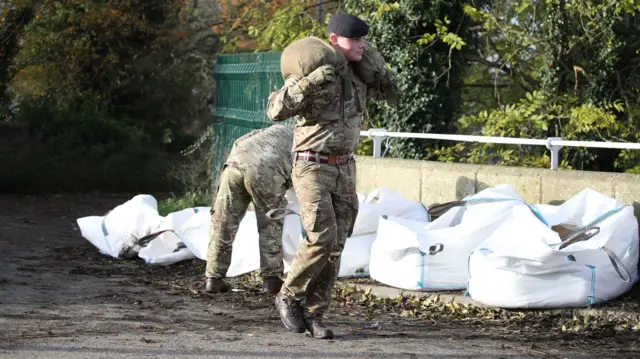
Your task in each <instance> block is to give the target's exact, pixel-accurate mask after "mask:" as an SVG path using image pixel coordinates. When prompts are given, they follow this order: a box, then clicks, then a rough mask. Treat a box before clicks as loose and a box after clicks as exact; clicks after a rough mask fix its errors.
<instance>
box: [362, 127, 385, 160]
mask: <svg viewBox="0 0 640 359" xmlns="http://www.w3.org/2000/svg"><path fill="white" fill-rule="evenodd" d="M387 133H388V131H387V130H385V129H383V128H372V129H370V130H369V131H368V133H367V135H368V136H369V138H370V139H372V140H373V157H374V158H380V157H382V141H384V140H385V139H386V138H387V137H388V135H387Z"/></svg>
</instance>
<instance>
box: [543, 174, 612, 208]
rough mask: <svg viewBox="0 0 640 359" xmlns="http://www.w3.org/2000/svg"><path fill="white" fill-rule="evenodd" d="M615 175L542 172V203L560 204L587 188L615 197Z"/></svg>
mask: <svg viewBox="0 0 640 359" xmlns="http://www.w3.org/2000/svg"><path fill="white" fill-rule="evenodd" d="M616 176H618V175H617V174H615V173H606V172H595V171H552V170H543V172H542V203H550V204H560V203H563V202H565V201H567V200H568V199H570V198H571V197H573V196H575V195H577V194H578V193H580V192H582V191H583V190H585V189H587V188H591V189H593V190H595V191H598V192H600V193H603V194H606V195H608V196H611V197H615V194H614V193H615V192H614V180H615V178H616Z"/></svg>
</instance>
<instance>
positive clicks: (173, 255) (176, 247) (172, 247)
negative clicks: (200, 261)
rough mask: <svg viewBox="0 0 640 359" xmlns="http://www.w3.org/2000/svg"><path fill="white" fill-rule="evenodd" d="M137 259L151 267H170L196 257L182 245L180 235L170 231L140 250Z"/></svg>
mask: <svg viewBox="0 0 640 359" xmlns="http://www.w3.org/2000/svg"><path fill="white" fill-rule="evenodd" d="M138 257H140V258H142V259H143V260H144V261H145V263H147V264H153V265H163V266H167V265H171V264H174V263H177V262H180V261H183V260H187V259H193V258H196V256H195V255H194V254H193V252H191V250H190V249H189V248H188V247H186V246H185V245H184V243H182V241H181V239H180V235H179V234H178V233H177V232H175V231H173V230H171V231H166V232H164V233H162V234H160V235H159V236H158V237H156V238H155V239H154V240H152V241H151V242H149V244H148V245H147V246H146V247H142V249H140V253H138Z"/></svg>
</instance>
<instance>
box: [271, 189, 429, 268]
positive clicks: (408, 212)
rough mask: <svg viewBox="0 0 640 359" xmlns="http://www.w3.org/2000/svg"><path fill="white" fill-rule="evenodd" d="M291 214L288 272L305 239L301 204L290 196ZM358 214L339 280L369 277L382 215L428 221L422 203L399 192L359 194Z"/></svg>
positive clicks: (284, 236) (286, 239) (286, 224)
mask: <svg viewBox="0 0 640 359" xmlns="http://www.w3.org/2000/svg"><path fill="white" fill-rule="evenodd" d="M289 198H290V202H289V205H288V206H287V209H288V210H289V212H288V214H287V215H286V216H285V217H284V229H283V234H282V241H283V251H284V261H285V272H288V271H289V270H290V268H291V263H292V262H293V258H294V257H295V254H296V251H297V249H298V246H299V244H300V242H301V241H302V240H303V234H302V224H301V222H300V215H299V214H298V213H299V211H300V205H299V203H298V201H297V199H296V198H295V197H293V196H292V197H289ZM358 199H359V200H360V201H361V202H360V203H359V211H358V215H357V217H356V221H355V224H354V230H353V234H352V236H351V237H349V238H347V240H346V242H345V246H344V249H343V252H342V256H341V260H340V272H339V274H338V277H341V278H343V277H354V276H358V277H359V276H368V275H369V258H370V253H371V246H372V244H373V242H374V241H375V240H376V232H377V228H378V221H379V218H380V216H381V215H382V214H385V215H386V214H390V215H395V216H398V217H401V218H413V219H422V220H424V221H425V222H426V220H427V218H428V214H427V210H426V208H425V207H424V206H423V205H422V204H421V203H420V202H413V201H408V200H406V199H405V198H403V197H402V196H401V195H400V194H398V193H397V192H394V191H392V190H388V189H383V188H379V189H375V190H373V191H371V192H370V193H369V194H368V195H366V196H365V195H363V194H362V193H359V194H358Z"/></svg>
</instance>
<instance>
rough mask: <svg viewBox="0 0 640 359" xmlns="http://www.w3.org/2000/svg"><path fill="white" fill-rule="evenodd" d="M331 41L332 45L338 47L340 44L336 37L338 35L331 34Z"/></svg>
mask: <svg viewBox="0 0 640 359" xmlns="http://www.w3.org/2000/svg"><path fill="white" fill-rule="evenodd" d="M329 41H331V44H333V45H337V44H338V35H336V33H334V32H332V33H331V34H329Z"/></svg>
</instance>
